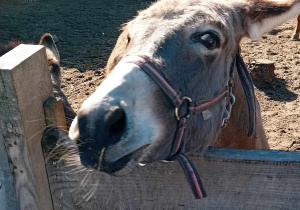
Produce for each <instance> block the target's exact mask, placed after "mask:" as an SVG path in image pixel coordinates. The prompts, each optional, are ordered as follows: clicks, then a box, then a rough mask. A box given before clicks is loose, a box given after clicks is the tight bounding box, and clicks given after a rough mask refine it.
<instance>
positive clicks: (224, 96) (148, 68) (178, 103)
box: [125, 53, 255, 199]
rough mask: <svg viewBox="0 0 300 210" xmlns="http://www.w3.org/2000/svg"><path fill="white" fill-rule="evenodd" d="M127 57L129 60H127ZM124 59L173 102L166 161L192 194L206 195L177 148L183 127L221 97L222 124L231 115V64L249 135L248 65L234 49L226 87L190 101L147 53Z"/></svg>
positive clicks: (251, 99) (251, 91)
mask: <svg viewBox="0 0 300 210" xmlns="http://www.w3.org/2000/svg"><path fill="white" fill-rule="evenodd" d="M127 59H128V60H127ZM125 62H127V63H134V64H136V65H137V66H139V67H140V68H141V69H142V70H144V71H145V72H146V73H147V74H148V76H150V77H151V78H152V80H154V81H155V82H156V84H157V85H158V86H159V87H160V88H161V90H162V91H163V92H164V93H165V95H166V96H168V98H169V99H170V101H171V102H172V104H173V105H174V107H175V117H176V119H177V130H176V132H175V135H174V139H173V143H172V148H171V150H170V154H169V156H168V158H167V160H166V161H173V160H177V161H178V162H179V163H180V165H181V167H182V169H183V171H184V173H185V175H186V178H187V180H188V182H189V184H190V187H191V189H192V191H193V194H194V196H195V198H196V199H201V198H205V197H206V196H207V194H206V192H205V189H204V187H203V185H202V181H201V179H200V176H199V174H198V172H197V170H196V169H195V167H194V165H193V163H192V162H191V160H190V159H189V158H188V157H187V156H186V155H184V154H182V153H181V151H180V149H181V146H182V144H183V142H182V138H183V135H184V132H185V129H186V124H187V121H188V119H189V118H190V116H194V115H196V114H200V113H202V115H203V118H204V119H205V118H206V115H207V114H208V115H209V113H207V112H210V111H209V109H210V108H211V107H213V106H215V105H216V104H219V103H220V102H221V101H223V100H226V101H227V103H226V110H227V114H226V115H225V116H223V118H222V128H224V127H225V126H226V123H227V120H228V119H229V118H230V114H231V110H232V106H233V104H234V103H235V96H234V95H233V93H232V89H233V72H234V66H236V67H237V70H238V74H239V77H240V80H241V83H242V86H243V89H244V91H245V95H246V99H247V103H248V110H249V122H250V126H249V131H248V136H252V134H253V130H254V123H255V122H254V121H255V117H254V116H255V101H254V99H255V97H254V88H253V84H252V81H251V79H250V75H249V73H248V70H247V67H246V65H245V63H244V62H243V60H242V58H241V56H240V54H239V53H237V55H236V57H235V58H234V60H233V61H232V63H231V67H230V72H229V77H230V78H229V81H228V85H227V86H226V88H225V90H224V91H223V92H222V93H221V94H219V95H218V96H217V97H215V98H214V99H212V100H210V101H208V102H205V103H203V101H200V102H193V101H192V99H191V98H189V97H186V96H182V94H181V92H180V91H179V90H177V89H175V88H174V87H172V86H171V85H170V83H168V82H167V80H166V79H165V77H164V75H163V74H162V72H161V71H160V70H159V69H156V68H155V67H154V65H153V64H152V62H151V60H150V59H149V58H147V57H140V56H130V57H129V56H128V57H126V61H125Z"/></svg>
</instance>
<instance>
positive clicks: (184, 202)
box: [0, 45, 300, 210]
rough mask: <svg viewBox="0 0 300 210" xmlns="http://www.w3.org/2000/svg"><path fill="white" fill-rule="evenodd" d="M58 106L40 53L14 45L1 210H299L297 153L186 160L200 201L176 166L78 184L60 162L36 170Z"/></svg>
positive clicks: (1, 86)
mask: <svg viewBox="0 0 300 210" xmlns="http://www.w3.org/2000/svg"><path fill="white" fill-rule="evenodd" d="M49 98H50V99H49ZM47 99H48V100H47ZM46 100H47V103H46V104H47V107H48V108H47V109H46V111H45V112H44V110H43V105H44V102H45V101H46ZM61 106H62V105H61V104H59V103H57V102H56V100H55V98H53V90H52V83H51V79H50V73H49V69H48V64H47V59H46V56H45V49H44V48H43V47H42V46H37V45H35V46H34V45H20V46H19V47H17V48H15V49H14V50H12V51H10V52H9V53H7V54H6V55H4V56H2V57H1V58H0V209H1V210H2V209H3V210H12V209H13V210H15V209H21V210H24V209H26V210H27V209H28V210H34V209H41V210H48V209H49V210H50V209H55V210H61V209H80V210H81V209H300V153H299V152H285V151H274V150H273V151H272V150H237V149H225V148H210V149H209V150H208V151H207V153H206V156H205V157H204V158H201V157H197V156H192V157H191V159H192V160H193V162H194V164H195V165H196V168H197V169H198V171H199V174H200V176H201V178H202V181H203V183H204V186H205V188H206V191H207V193H208V197H207V198H205V199H202V200H195V199H194V198H193V195H192V193H191V190H190V188H189V186H188V183H187V181H186V178H185V176H184V174H183V172H182V169H181V167H180V166H179V164H178V163H176V162H174V163H168V164H166V163H159V162H158V163H153V164H149V165H147V166H145V167H137V168H136V169H134V171H133V172H132V173H130V174H128V175H127V176H124V177H112V176H109V175H106V174H103V173H100V172H97V173H92V175H91V176H90V177H88V179H89V181H88V182H85V181H84V180H85V178H84V176H83V177H82V176H79V175H78V173H74V172H72V171H71V169H72V167H71V166H68V165H66V163H64V162H61V163H58V162H57V161H56V160H55V159H53V160H50V161H49V162H48V163H47V164H45V162H44V157H43V152H42V151H43V150H42V147H41V140H42V139H43V137H44V139H46V140H47V141H48V140H49V139H48V138H52V139H51V140H52V141H53V138H54V140H55V139H56V138H58V137H57V136H59V135H56V134H61V132H60V131H59V130H57V129H55V128H53V127H52V130H51V129H50V130H51V131H50V133H52V137H51V135H49V133H48V134H47V135H46V136H43V132H44V131H45V129H46V128H47V126H49V125H50V124H63V122H62V120H61V119H58V118H59V117H58V116H60V115H61V113H62V108H61ZM57 109H59V110H60V111H59V112H60V114H57ZM55 110H56V111H55ZM45 116H47V117H45ZM48 130H49V128H48Z"/></svg>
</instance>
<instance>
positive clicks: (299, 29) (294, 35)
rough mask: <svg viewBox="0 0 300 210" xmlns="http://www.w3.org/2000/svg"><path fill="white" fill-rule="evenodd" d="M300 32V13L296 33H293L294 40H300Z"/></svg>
mask: <svg viewBox="0 0 300 210" xmlns="http://www.w3.org/2000/svg"><path fill="white" fill-rule="evenodd" d="M299 34H300V15H298V19H297V26H296V29H295V32H294V34H293V35H292V40H298V39H299Z"/></svg>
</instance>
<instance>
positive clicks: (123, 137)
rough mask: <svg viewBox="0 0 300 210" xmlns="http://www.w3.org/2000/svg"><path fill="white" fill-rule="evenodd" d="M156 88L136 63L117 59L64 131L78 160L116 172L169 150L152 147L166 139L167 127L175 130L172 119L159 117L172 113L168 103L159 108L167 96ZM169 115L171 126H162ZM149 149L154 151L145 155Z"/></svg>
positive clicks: (168, 140) (150, 160) (166, 144)
mask: <svg viewBox="0 0 300 210" xmlns="http://www.w3.org/2000/svg"><path fill="white" fill-rule="evenodd" d="M133 90H134V91H133ZM159 91H160V90H159V88H158V86H157V85H156V84H155V83H154V82H153V81H151V79H150V78H149V77H148V76H147V75H146V73H145V72H143V71H142V70H141V69H140V68H139V67H138V66H136V65H135V64H130V63H121V64H118V65H117V66H116V67H115V69H114V71H113V72H112V73H111V74H110V75H109V76H108V78H107V79H106V80H105V81H104V82H103V83H102V84H101V85H100V86H99V88H98V89H97V91H96V92H95V93H94V94H93V95H91V96H90V97H89V98H88V99H87V100H86V101H85V102H84V103H83V105H82V107H81V109H80V110H79V112H78V115H77V117H76V118H75V119H74V121H73V123H72V125H71V127H70V131H69V137H70V138H71V139H72V140H75V141H76V143H77V146H78V152H79V156H80V160H81V163H82V165H84V166H85V167H87V168H92V169H95V170H100V171H103V172H106V173H108V174H111V175H115V176H120V175H124V174H125V173H127V172H129V171H131V170H132V168H133V167H134V166H136V165H138V164H139V163H147V162H153V161H156V160H161V159H164V158H167V155H168V151H167V152H163V151H161V152H158V151H157V150H159V148H161V146H160V147H159V146H158V145H156V147H155V142H159V144H160V143H161V139H164V141H165V140H166V141H165V142H170V144H171V141H172V140H171V139H170V135H168V133H170V132H172V131H171V130H170V129H173V130H174V131H173V132H175V129H176V120H175V119H169V118H168V117H166V118H165V120H166V121H167V122H166V121H163V120H162V118H161V117H158V116H159V115H169V116H172V115H170V114H171V113H169V112H170V109H167V108H166V110H163V109H164V108H162V107H164V106H165V105H164V106H162V105H161V103H165V102H166V101H164V100H167V99H166V98H165V97H162V96H163V93H160V92H159ZM133 92H134V94H133ZM157 101H159V102H157ZM170 106H171V105H170ZM160 112H162V114H159V113H160ZM154 113H155V114H154ZM172 120H174V123H172V124H173V125H174V127H172V126H171V128H170V127H168V128H165V126H164V125H165V124H169V122H170V121H172ZM153 142H154V144H153ZM153 145H154V146H153ZM168 146H169V145H168V143H165V145H164V147H168ZM155 148H158V149H157V150H156V149H155ZM154 150H155V153H158V154H159V155H156V156H153V155H150V154H151V153H152V154H153V152H151V151H154ZM150 156H151V157H150Z"/></svg>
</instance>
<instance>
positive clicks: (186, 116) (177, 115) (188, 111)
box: [175, 96, 193, 121]
mask: <svg viewBox="0 0 300 210" xmlns="http://www.w3.org/2000/svg"><path fill="white" fill-rule="evenodd" d="M182 99H183V101H182V104H183V103H184V101H185V100H187V101H188V103H189V104H188V109H187V114H186V115H185V116H182V117H180V116H179V114H178V112H179V110H178V108H177V107H176V108H175V116H176V119H177V120H178V121H180V119H181V118H186V119H187V118H189V117H190V110H189V107H190V106H189V105H190V103H192V102H193V101H192V99H191V98H189V97H186V96H185V97H183V98H182ZM182 104H181V105H182ZM179 108H180V107H179Z"/></svg>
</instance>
